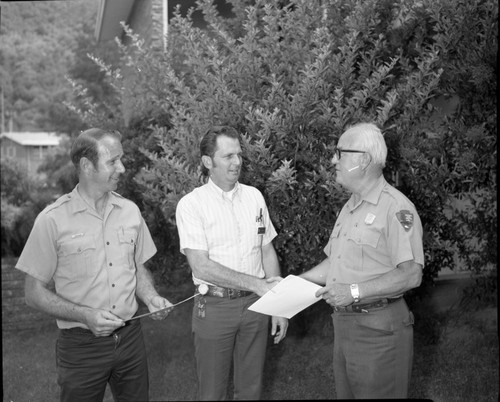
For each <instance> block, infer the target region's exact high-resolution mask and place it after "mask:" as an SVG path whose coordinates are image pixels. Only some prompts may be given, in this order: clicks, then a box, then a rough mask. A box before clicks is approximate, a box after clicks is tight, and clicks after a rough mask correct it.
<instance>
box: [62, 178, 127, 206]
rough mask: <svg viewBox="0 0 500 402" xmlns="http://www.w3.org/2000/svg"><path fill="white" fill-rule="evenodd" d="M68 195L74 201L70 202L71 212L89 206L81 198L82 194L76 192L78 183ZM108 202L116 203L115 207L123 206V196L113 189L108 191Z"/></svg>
mask: <svg viewBox="0 0 500 402" xmlns="http://www.w3.org/2000/svg"><path fill="white" fill-rule="evenodd" d="M68 197H69V198H71V199H72V200H73V201H74V202H73V203H72V208H73V210H72V212H73V213H77V212H82V211H85V210H86V209H88V208H89V206H88V205H87V203H86V202H85V201H84V200H83V198H82V196H81V195H80V193H79V192H78V184H77V185H76V186H75V188H74V189H73V191H72V192H71V193H69V194H68ZM108 197H109V198H108V202H109V203H110V204H113V205H116V206H117V207H120V208H121V207H123V202H124V201H123V198H122V197H121V196H120V195H118V194H116V193H115V192H114V191H110V192H109V193H108Z"/></svg>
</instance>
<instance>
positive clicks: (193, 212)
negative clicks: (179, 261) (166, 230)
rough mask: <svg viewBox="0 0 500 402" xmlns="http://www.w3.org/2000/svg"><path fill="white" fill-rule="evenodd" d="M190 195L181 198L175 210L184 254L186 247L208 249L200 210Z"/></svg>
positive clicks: (181, 248) (181, 249)
mask: <svg viewBox="0 0 500 402" xmlns="http://www.w3.org/2000/svg"><path fill="white" fill-rule="evenodd" d="M189 195H190V194H188V196H184V197H183V198H181V200H180V201H179V203H178V204H177V208H176V211H175V220H176V224H177V231H178V233H179V245H180V251H181V253H182V254H185V253H184V249H186V248H190V249H195V250H205V251H208V244H207V239H206V236H205V231H204V230H203V220H202V217H201V214H200V211H199V209H198V208H197V206H196V203H195V202H194V201H193V199H192V197H189Z"/></svg>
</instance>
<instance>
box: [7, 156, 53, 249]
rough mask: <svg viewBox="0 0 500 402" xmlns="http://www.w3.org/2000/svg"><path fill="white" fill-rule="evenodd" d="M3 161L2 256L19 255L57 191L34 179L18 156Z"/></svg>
mask: <svg viewBox="0 0 500 402" xmlns="http://www.w3.org/2000/svg"><path fill="white" fill-rule="evenodd" d="M0 164H1V170H0V171H1V189H2V191H1V200H2V219H1V221H2V225H1V230H2V256H3V257H7V256H19V255H20V254H21V251H22V249H23V247H24V244H25V243H26V240H27V238H28V236H29V234H30V232H31V229H32V227H33V223H34V222H35V218H36V216H37V215H38V213H40V212H41V211H42V210H43V209H44V208H45V207H46V206H47V205H48V204H49V203H50V202H52V201H53V200H54V192H53V191H52V189H50V188H47V187H44V186H43V184H41V183H39V182H38V181H36V180H35V179H33V178H30V177H29V176H28V174H27V171H26V169H25V168H24V167H23V166H21V165H20V164H18V163H17V162H16V161H15V160H14V159H11V158H6V159H2V160H1V162H0Z"/></svg>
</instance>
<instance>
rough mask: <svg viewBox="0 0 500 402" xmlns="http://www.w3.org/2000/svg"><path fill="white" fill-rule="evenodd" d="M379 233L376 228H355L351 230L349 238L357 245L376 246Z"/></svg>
mask: <svg viewBox="0 0 500 402" xmlns="http://www.w3.org/2000/svg"><path fill="white" fill-rule="evenodd" d="M380 235H381V233H380V232H379V231H377V230H366V229H365V230H357V231H353V233H352V235H351V236H349V239H350V240H352V241H353V242H355V243H356V244H357V245H359V246H369V247H371V248H377V245H378V241H379V239H380Z"/></svg>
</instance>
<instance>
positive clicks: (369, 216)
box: [324, 176, 424, 284]
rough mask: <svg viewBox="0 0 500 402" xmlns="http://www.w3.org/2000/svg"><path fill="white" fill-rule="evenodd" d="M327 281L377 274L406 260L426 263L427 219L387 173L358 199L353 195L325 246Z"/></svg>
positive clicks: (360, 279) (363, 278) (352, 280)
mask: <svg viewBox="0 0 500 402" xmlns="http://www.w3.org/2000/svg"><path fill="white" fill-rule="evenodd" d="M324 252H325V253H326V255H327V256H328V260H329V262H330V269H329V272H328V275H327V284H328V283H332V282H336V283H349V284H350V283H359V282H364V281H368V280H371V279H374V278H377V277H379V276H381V275H383V274H385V273H387V272H389V271H391V270H393V269H395V268H396V267H397V265H398V264H400V263H402V262H405V261H411V260H413V261H415V262H416V263H418V264H421V265H422V266H424V252H423V245H422V223H421V222H420V217H419V216H418V214H417V211H416V209H415V206H414V205H413V203H412V202H411V201H410V200H409V199H408V198H406V196H404V195H403V194H402V193H401V192H400V191H399V190H397V189H396V188H394V187H392V186H391V185H389V184H388V183H387V182H386V181H385V179H384V177H383V176H381V177H380V179H379V181H378V183H377V186H376V187H375V188H373V190H372V191H371V192H370V193H369V194H367V195H366V197H365V198H363V199H362V200H361V201H360V202H359V203H358V204H357V205H355V204H354V197H353V196H351V198H350V199H349V200H348V201H347V203H346V204H345V205H344V207H343V208H342V210H341V211H340V214H339V216H338V218H337V220H336V223H335V226H334V228H333V231H332V234H331V236H330V240H329V241H328V244H327V245H326V247H325V248H324Z"/></svg>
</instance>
